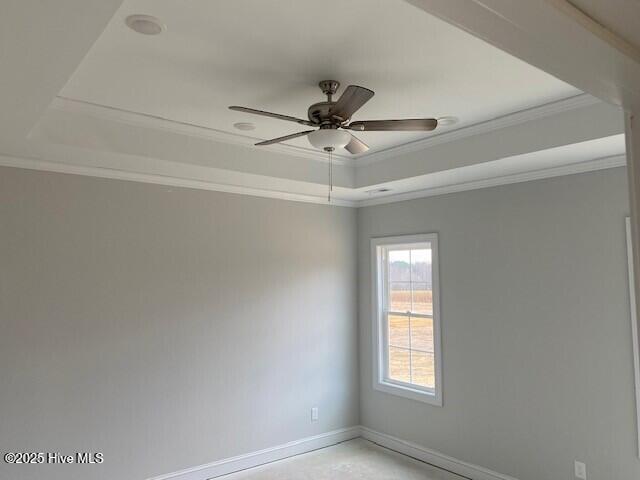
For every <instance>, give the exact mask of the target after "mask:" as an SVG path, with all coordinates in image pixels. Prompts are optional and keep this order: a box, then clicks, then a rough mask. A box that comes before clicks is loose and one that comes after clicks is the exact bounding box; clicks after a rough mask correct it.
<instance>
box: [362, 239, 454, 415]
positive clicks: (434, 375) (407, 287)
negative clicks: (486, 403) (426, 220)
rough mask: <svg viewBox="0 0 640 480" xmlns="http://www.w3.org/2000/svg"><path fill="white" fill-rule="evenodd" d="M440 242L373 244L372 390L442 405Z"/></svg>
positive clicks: (411, 240) (403, 240)
mask: <svg viewBox="0 0 640 480" xmlns="http://www.w3.org/2000/svg"><path fill="white" fill-rule="evenodd" d="M437 245H438V238H437V235H436V234H435V233H431V234H424V235H406V236H401V237H387V238H374V239H372V240H371V251H372V270H373V312H374V330H373V331H374V335H373V337H374V388H376V389H377V390H381V391H384V392H388V393H393V394H397V395H401V396H404V397H408V398H413V399H416V400H420V401H423V402H427V403H431V404H434V405H442V374H441V356H440V315H439V297H438V250H437Z"/></svg>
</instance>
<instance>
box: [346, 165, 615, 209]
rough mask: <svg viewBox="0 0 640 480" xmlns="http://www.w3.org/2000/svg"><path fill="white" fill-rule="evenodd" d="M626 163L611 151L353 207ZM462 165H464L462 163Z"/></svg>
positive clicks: (383, 198)
mask: <svg viewBox="0 0 640 480" xmlns="http://www.w3.org/2000/svg"><path fill="white" fill-rule="evenodd" d="M626 164H627V158H626V156H625V155H613V156H610V157H603V158H596V159H593V160H587V161H584V162H577V163H570V164H568V165H562V166H559V167H552V168H544V169H541V170H533V171H529V172H523V173H514V174H512V175H504V176H500V177H491V178H487V179H483V180H474V181H471V182H463V183H456V184H450V185H442V186H439V187H433V188H425V189H422V190H414V191H412V192H406V193H398V194H396V195H387V196H385V197H378V198H371V199H367V200H361V201H359V202H357V204H356V206H357V207H369V206H373V205H382V204H385V203H395V202H403V201H405V200H414V199H417V198H425V197H434V196H437V195H446V194H448V193H457V192H464V191H467V190H479V189H482V188H489V187H497V186H500V185H509V184H511V183H522V182H530V181H533V180H542V179H544V178H552V177H561V176H564V175H574V174H577V173H586V172H594V171H596V170H604V169H607V168H615V167H622V166H625V165H626ZM463 168H464V167H463Z"/></svg>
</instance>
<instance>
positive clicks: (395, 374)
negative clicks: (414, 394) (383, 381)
mask: <svg viewBox="0 0 640 480" xmlns="http://www.w3.org/2000/svg"><path fill="white" fill-rule="evenodd" d="M410 358H411V357H410V355H409V350H406V349H403V348H397V347H389V378H390V379H391V380H398V381H400V382H406V383H411V375H410V372H409V368H410V365H409V364H410Z"/></svg>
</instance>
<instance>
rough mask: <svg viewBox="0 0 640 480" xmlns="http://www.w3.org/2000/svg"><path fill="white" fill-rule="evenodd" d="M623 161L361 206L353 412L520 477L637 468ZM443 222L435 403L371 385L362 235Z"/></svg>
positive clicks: (609, 475) (631, 473)
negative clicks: (439, 373)
mask: <svg viewBox="0 0 640 480" xmlns="http://www.w3.org/2000/svg"><path fill="white" fill-rule="evenodd" d="M627 212H628V201H627V183H626V175H625V170H624V169H622V168H618V169H612V170H606V171H601V172H595V173H588V174H581V175H573V176H567V177H560V178H554V179H548V180H540V181H535V182H529V183H522V184H516V185H509V186H504V187H497V188H491V189H484V190H476V191H471V192H464V193H457V194H452V195H445V196H439V197H432V198H424V199H419V200H412V201H408V202H402V203H395V204H388V205H381V206H375V207H368V208H364V209H360V210H359V212H358V223H359V227H358V233H359V267H360V269H359V270H360V273H359V275H360V284H359V288H360V364H361V393H360V396H361V412H360V415H361V422H362V423H363V424H364V425H365V426H368V427H371V428H373V429H375V430H379V431H382V432H385V433H388V434H390V435H394V436H397V437H400V438H402V439H405V440H409V441H412V442H415V443H418V444H421V445H423V446H426V447H429V448H432V449H435V450H438V451H440V452H443V453H446V454H448V455H451V456H454V457H456V458H459V459H462V460H465V461H468V462H472V463H475V464H478V465H481V466H484V467H487V468H491V469H493V470H495V471H498V472H501V473H505V474H510V475H513V476H515V477H517V478H519V479H521V480H569V479H573V461H574V459H579V460H582V461H584V462H586V463H587V469H588V478H590V479H620V480H631V479H637V478H640V460H638V458H637V447H636V436H635V435H636V433H635V432H636V430H635V429H636V425H635V407H634V403H633V402H634V396H633V395H634V394H633V371H632V368H633V366H632V346H631V327H630V318H629V315H630V313H629V298H628V285H627V278H626V275H627V272H626V265H627V263H626V255H625V228H624V217H625V215H626V214H627ZM420 232H438V234H439V241H440V277H441V278H440V280H441V284H440V285H441V305H442V333H443V337H442V338H443V350H442V351H443V368H444V371H443V384H444V392H443V393H444V406H443V407H435V406H430V405H427V404H424V403H419V402H416V401H412V400H408V399H404V398H400V397H397V396H392V395H389V394H386V393H382V392H378V391H374V390H373V389H372V380H371V378H372V373H371V361H372V360H371V358H372V354H371V324H372V315H371V299H370V265H369V261H370V260H369V258H370V257H369V239H370V237H372V236H384V235H397V234H405V233H420Z"/></svg>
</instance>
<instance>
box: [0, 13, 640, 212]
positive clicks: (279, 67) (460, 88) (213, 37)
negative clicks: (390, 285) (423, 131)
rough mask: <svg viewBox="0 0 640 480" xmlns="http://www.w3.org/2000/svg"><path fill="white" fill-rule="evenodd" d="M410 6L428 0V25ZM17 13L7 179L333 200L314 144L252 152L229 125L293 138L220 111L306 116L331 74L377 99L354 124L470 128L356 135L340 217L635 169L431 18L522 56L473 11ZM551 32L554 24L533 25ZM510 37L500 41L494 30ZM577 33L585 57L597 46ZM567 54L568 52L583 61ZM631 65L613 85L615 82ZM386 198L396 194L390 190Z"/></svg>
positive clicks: (596, 107)
mask: <svg viewBox="0 0 640 480" xmlns="http://www.w3.org/2000/svg"><path fill="white" fill-rule="evenodd" d="M487 1H489V0H483V2H484V3H486V2H487ZM500 1H501V0H495V2H500ZM558 1H559V0H558ZM585 1H586V0H585ZM615 1H618V0H615ZM620 1H622V0H620ZM411 2H415V3H416V4H418V3H419V4H420V5H422V4H423V3H428V4H429V6H430V8H429V9H428V11H429V13H428V14H427V13H425V12H424V11H423V10H421V9H420V8H416V7H414V6H412V5H411ZM495 2H494V3H495ZM469 4H471V2H469ZM473 4H474V5H476V4H478V5H479V4H480V0H476V1H475V2H473ZM10 5H11V6H10V7H9V6H8V8H5V9H3V11H2V15H0V25H1V26H2V28H0V32H1V36H2V38H3V39H4V40H5V41H3V42H2V45H3V48H2V49H0V64H1V65H3V72H6V74H7V75H5V76H6V77H7V79H8V82H4V83H5V84H6V85H4V86H5V87H6V88H2V89H0V106H2V108H0V165H4V166H13V167H21V168H33V169H39V170H48V171H56V172H65V173H73V174H80V175H92V176H99V177H106V178H116V179H125V180H132V181H141V182H151V183H158V184H163V185H175V186H182V187H191V188H201V189H210V190H219V191H226V192H235V193H241V194H249V195H258V196H263V197H275V198H282V199H288V200H296V201H308V202H316V203H326V201H327V181H328V177H327V173H328V165H327V158H326V155H324V154H323V153H322V152H318V151H312V150H310V149H309V147H308V146H307V144H306V143H305V142H304V141H301V142H300V145H302V147H300V146H295V145H291V146H278V145H274V146H271V147H268V148H256V147H254V146H253V145H252V143H253V139H252V138H250V137H248V136H243V135H239V133H240V132H238V131H235V130H233V129H232V128H231V124H232V123H234V122H236V121H248V120H252V121H254V122H255V123H256V125H257V127H258V128H257V130H256V131H255V132H250V133H251V134H252V135H255V136H256V137H257V138H267V137H271V136H277V135H281V134H285V133H289V132H291V131H292V127H293V129H295V128H296V127H297V125H295V124H287V123H284V122H283V123H280V122H278V121H275V120H271V119H263V118H260V117H256V118H250V117H249V116H245V115H242V114H238V113H235V112H230V111H228V110H227V109H226V107H227V105H228V104H232V103H236V104H245V105H247V106H253V107H258V108H260V107H261V108H268V109H273V110H275V111H279V112H282V113H286V114H293V115H299V116H304V114H305V110H306V108H307V105H308V104H309V103H311V102H313V101H317V100H320V99H321V96H320V92H319V90H318V89H317V87H316V86H315V85H316V83H317V81H318V80H319V79H323V78H337V79H338V80H341V81H342V82H343V84H349V83H356V84H362V85H364V86H368V87H371V88H373V89H375V90H376V92H377V95H376V96H375V97H374V99H373V100H372V101H371V102H370V103H369V104H367V105H366V106H365V108H364V109H363V110H362V115H360V116H358V118H360V119H366V118H370V119H374V118H384V117H395V116H397V117H402V116H407V117H409V116H422V115H434V116H440V115H455V116H458V117H460V118H461V120H462V121H461V123H460V124H458V125H455V126H453V127H449V128H448V129H443V130H437V131H436V132H435V133H434V134H432V135H424V136H423V135H417V136H413V135H412V134H405V135H401V134H397V135H396V134H387V133H378V134H375V133H374V134H371V135H370V137H371V138H368V137H364V135H363V138H364V139H365V140H366V141H367V142H369V143H370V144H371V145H372V146H373V147H374V148H373V149H372V150H373V151H372V152H371V153H368V154H366V155H365V156H363V157H358V158H355V159H353V158H348V157H346V156H343V157H342V158H337V159H334V160H335V162H334V167H333V184H334V190H333V197H332V198H333V200H332V205H350V206H360V205H367V204H369V203H378V202H390V201H397V200H402V199H406V198H414V197H415V196H425V195H433V194H441V193H445V192H451V191H459V190H461V189H468V188H481V187H486V186H491V185H496V184H501V183H510V182H514V181H523V180H530V179H534V178H543V177H545V176H554V175H565V174H569V173H577V172H581V171H590V170H595V169H600V168H610V167H612V166H618V165H623V164H624V155H623V154H624V142H623V138H622V136H620V134H621V133H622V132H623V131H624V125H623V115H622V113H621V112H620V110H619V109H617V108H615V107H612V106H610V105H607V104H605V103H602V102H600V101H598V100H597V99H595V98H593V97H590V96H589V95H586V94H579V92H578V90H576V89H575V88H573V87H570V86H568V85H567V84H563V83H562V82H559V81H557V80H555V79H554V78H552V77H550V76H549V75H546V74H543V73H541V72H540V71H539V70H536V69H535V68H533V67H531V66H529V65H527V64H525V63H522V62H521V61H518V60H515V59H514V58H513V57H510V56H509V55H507V54H505V53H503V52H502V51H501V50H499V49H497V48H496V47H494V46H489V45H488V44H485V43H483V42H482V41H480V40H478V39H476V38H475V37H470V36H469V35H468V34H466V33H464V32H462V31H460V30H458V29H457V28H456V27H453V26H451V25H450V24H449V23H443V22H442V21H440V20H436V19H435V18H434V17H432V16H431V15H432V14H436V15H439V16H440V17H441V18H445V19H447V21H450V22H452V23H453V24H455V25H460V24H461V25H466V27H465V28H469V29H470V31H474V28H472V27H473V26H474V25H475V26H476V27H477V25H476V24H475V23H473V22H476V21H480V23H481V24H482V26H483V27H486V28H487V29H488V30H487V31H488V32H489V33H487V31H484V34H483V35H482V38H488V39H491V40H492V41H493V42H494V43H495V44H497V45H498V46H499V47H500V48H506V47H505V45H506V46H509V45H520V43H518V42H520V41H521V40H522V38H521V34H520V31H517V32H515V33H514V31H513V28H515V27H514V25H518V22H515V23H509V22H508V21H507V20H504V22H503V21H502V20H499V19H496V18H495V16H486V15H484V16H483V15H481V13H482V12H479V14H478V15H475V14H474V12H476V10H474V9H473V8H471V7H469V8H467V7H463V5H462V3H458V2H455V5H454V4H453V2H452V3H449V2H433V1H432V0H424V2H419V1H417V0H408V1H406V2H405V1H402V0H386V1H377V0H351V1H347V0H342V1H337V0H328V1H326V2H324V3H323V2H310V1H306V0H304V1H303V0H295V1H294V0H287V1H285V0H281V1H279V2H278V1H275V0H254V1H247V0H234V1H227V0H224V1H223V0H219V1H206V2H205V1H203V0H190V1H188V2H185V1H184V0H183V1H180V0H171V1H169V0H153V1H151V0H149V1H145V2H128V1H127V0H125V1H124V3H123V2H121V0H65V1H61V2H56V7H55V8H53V9H46V8H43V7H42V2H41V1H40V0H20V2H10ZM536 5H538V6H537V7H535V8H534V6H533V5H532V4H529V3H527V4H526V6H525V5H524V4H523V6H522V9H518V12H520V11H521V10H525V11H526V16H527V18H528V17H531V16H533V17H535V14H536V12H537V10H536V8H538V9H542V10H544V12H546V13H549V15H551V18H552V20H553V19H555V20H558V18H557V15H559V14H558V12H557V11H556V10H555V9H554V7H553V6H551V2H550V3H549V4H547V3H545V5H547V6H546V7H544V8H543V6H542V4H538V3H536ZM436 6H437V7H438V8H440V9H444V10H446V11H445V12H442V11H440V10H438V8H436ZM285 7H286V8H285ZM322 9H326V11H329V12H333V13H332V14H331V15H326V14H325V11H324V10H322ZM434 10H435V11H434ZM450 10H451V11H450ZM140 12H143V13H151V14H153V15H156V16H158V17H160V18H162V19H163V20H164V21H165V22H166V23H167V26H168V29H167V31H166V33H165V34H163V35H161V36H159V37H145V36H142V35H139V34H135V33H134V32H132V31H130V30H128V29H127V28H126V27H125V26H124V18H125V17H126V16H127V15H128V14H130V13H140ZM336 12H339V13H336ZM447 12H448V13H449V14H451V13H455V14H456V15H457V14H459V15H461V16H462V18H460V17H459V16H458V17H457V16H456V15H453V17H451V15H449V16H447V15H446V13H447ZM483 12H485V13H486V8H485V10H483ZM491 12H493V10H491ZM518 12H516V13H518ZM443 13H444V14H443ZM507 13H511V14H513V13H514V12H513V11H510V12H507ZM538 13H540V12H538ZM552 14H555V15H556V17H554V16H553V15H552ZM507 16H508V15H507ZM319 17H322V18H325V17H326V18H329V19H330V21H329V22H327V24H326V25H319V24H318V23H317V22H314V21H313V19H314V18H319ZM452 18H453V20H452ZM536 18H537V17H536ZM542 18H543V19H546V18H547V17H545V16H542ZM465 21H467V22H471V23H472V25H471V27H469V25H468V24H466V23H465ZM505 22H506V23H505ZM520 23H522V22H520ZM547 23H552V22H549V21H547V22H537V24H538V25H539V24H543V25H546V24H547ZM565 24H566V22H565V23H562V25H565ZM505 25H506V26H507V27H508V28H506V29H502V30H500V29H499V32H501V34H502V35H503V37H500V38H499V40H500V41H497V42H496V40H495V39H493V38H492V37H491V35H490V33H491V32H493V30H492V29H496V28H498V27H501V26H502V27H504V26H505ZM34 26H35V27H34ZM318 26H320V27H322V29H323V30H322V31H321V32H320V31H319V29H318V28H316V27H318ZM105 27H106V29H105ZM512 27H513V28H512ZM567 28H568V27H567ZM567 28H564V29H560V30H559V31H560V32H565V31H566V30H567ZM573 28H578V27H576V26H575V25H573ZM552 30H553V29H552ZM557 31H558V30H557V29H556V30H553V32H556V33H557ZM574 33H576V35H577V32H574ZM583 37H584V35H583V36H582V37H581V36H579V40H580V42H581V43H580V44H582V43H584V44H589V42H588V40H589V38H586V39H585V38H583ZM320 39H329V40H327V41H325V43H324V44H322V42H321V41H320ZM543 39H544V40H545V42H546V43H545V42H542V43H541V46H539V50H542V51H545V52H548V51H553V52H556V51H557V50H562V48H561V47H562V46H563V45H564V43H562V42H560V43H558V44H557V48H553V46H554V45H556V43H554V42H555V40H557V38H556V37H555V36H554V35H547V36H544V37H543ZM571 39H573V37H569V38H568V39H567V38H565V43H571V42H570V41H569V40H571ZM572 41H574V43H575V42H577V40H575V39H573V40H572ZM514 42H515V43H514ZM574 47H575V48H574V49H573V50H570V51H571V52H575V51H581V50H580V48H579V47H576V46H575V45H574ZM593 48H595V47H593V46H591V47H590V50H589V52H586V51H585V52H584V53H585V56H587V53H589V54H590V53H591V50H592V49H593ZM601 50H602V49H601ZM536 51H538V50H536ZM562 51H563V52H565V54H562V55H560V56H561V58H560V60H558V61H559V64H558V65H559V66H558V65H555V67H554V68H556V70H553V69H551V70H552V71H557V72H558V75H561V74H562V73H563V70H562V68H561V67H562V65H565V64H571V65H573V64H572V63H571V60H573V59H575V58H574V57H575V55H574V57H572V56H571V55H568V54H566V49H565V50H562ZM603 51H604V50H603ZM603 51H600V50H598V52H596V53H597V55H595V57H594V55H591V54H590V55H589V58H592V57H593V58H594V61H593V62H591V63H587V62H585V61H583V62H582V63H581V64H580V68H578V69H577V70H576V71H579V72H582V73H583V74H582V75H578V74H577V73H576V74H575V75H573V76H572V77H570V78H572V79H573V81H574V82H575V83H576V84H581V85H582V83H580V81H581V79H583V78H590V77H589V72H590V71H591V70H593V67H594V65H595V66H596V67H597V68H598V69H599V70H598V71H599V72H600V73H602V72H603V71H605V69H606V67H607V65H609V63H608V62H609V59H610V55H609V53H611V52H610V51H609V50H606V52H608V53H606V54H605V53H603ZM25 52H28V55H26V54H25ZM613 53H614V54H615V52H613ZM518 54H521V52H520V53H518ZM557 56H558V55H556V57H557ZM524 57H525V58H526V55H525V56H524ZM545 58H546V57H545ZM554 58H555V57H554ZM580 58H582V57H581V56H580ZM585 58H586V57H585ZM556 60H557V59H556ZM583 60H584V59H583ZM574 63H575V62H574ZM583 64H584V65H583ZM625 65H626V64H625ZM574 66H575V65H574ZM630 67H631V65H626V67H625V68H627V69H626V70H625V68H619V69H618V70H617V71H619V72H620V74H621V75H622V74H625V72H628V71H630V70H629V68H630ZM568 68H573V67H568ZM574 69H575V68H574ZM574 73H575V72H574ZM564 76H565V77H566V75H564ZM65 85H66V86H65ZM584 85H585V86H587V87H589V86H590V85H591V84H589V82H586V83H585V84H584ZM598 85H599V86H600V87H602V85H604V86H605V87H607V86H608V85H609V84H604V83H602V84H600V83H599V84H598ZM607 88H608V87H607ZM596 90H597V89H596ZM605 90H606V88H605ZM610 90H611V92H613V93H620V92H618V91H617V90H615V89H610ZM630 90H633V88H631V87H630ZM598 91H599V92H600V93H602V92H601V91H600V90H598ZM607 91H608V90H607ZM633 91H634V92H635V90H633ZM611 92H610V93H611ZM605 93H606V92H605ZM57 95H58V97H56V96H57ZM64 97H68V98H72V99H75V100H70V99H67V98H64ZM567 97H570V98H567ZM561 98H564V99H563V100H558V99H561ZM607 98H609V97H607ZM609 99H610V98H609ZM614 100H615V98H614ZM89 102H92V103H89ZM614 103H615V101H614ZM47 105H48V108H47ZM100 105H106V106H100ZM159 117H160V118H159ZM162 117H164V118H166V119H163V118H162ZM190 124H191V125H190ZM198 125H201V126H198ZM408 141H411V142H410V143H408V144H407V143H406V142H408ZM380 150H382V151H380ZM382 188H384V189H389V188H390V189H391V191H388V192H384V193H382V192H379V190H380V189H382Z"/></svg>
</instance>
